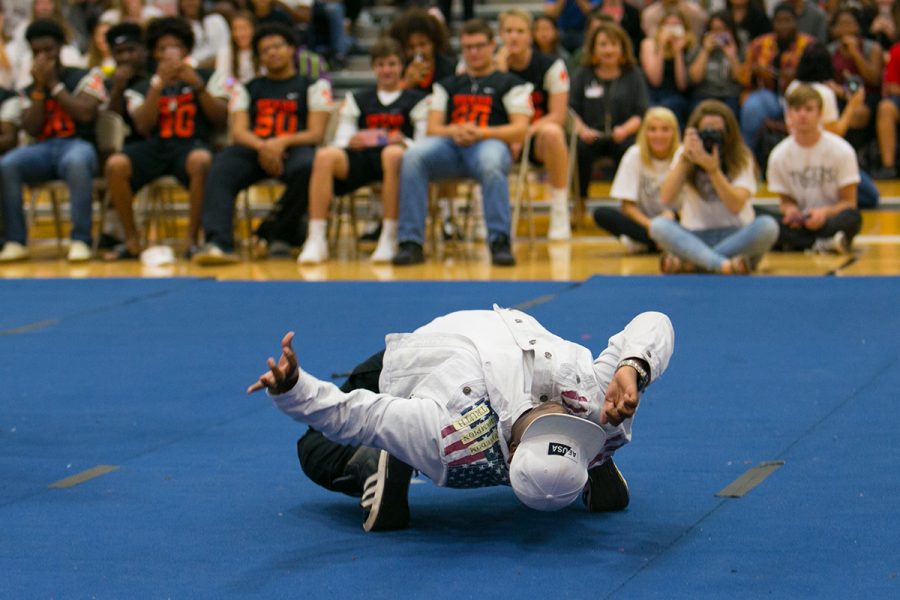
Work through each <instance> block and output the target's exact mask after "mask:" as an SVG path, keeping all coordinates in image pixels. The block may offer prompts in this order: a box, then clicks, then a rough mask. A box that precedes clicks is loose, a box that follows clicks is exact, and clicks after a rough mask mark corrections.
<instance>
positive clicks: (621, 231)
mask: <svg viewBox="0 0 900 600" xmlns="http://www.w3.org/2000/svg"><path fill="white" fill-rule="evenodd" d="M594 221H595V222H596V223H597V225H598V226H599V227H601V228H603V229H605V230H606V231H608V232H610V233H611V234H613V235H614V236H616V237H619V236H620V235H627V236H628V237H630V238H631V239H633V240H634V241H636V242H638V243H640V244H644V245H646V246H647V248H648V249H649V250H650V251H651V252H658V251H659V248H657V247H656V242H654V241H653V240H651V239H650V234H648V233H647V230H646V229H645V228H644V226H643V225H641V224H640V223H638V222H637V221H632V220H631V219H630V218H629V217H628V216H627V215H626V214H625V213H623V212H622V211H620V210H619V209H616V208H607V207H605V206H600V207H598V208H595V209H594Z"/></svg>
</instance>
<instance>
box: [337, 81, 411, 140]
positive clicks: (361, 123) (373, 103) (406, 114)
mask: <svg viewBox="0 0 900 600" xmlns="http://www.w3.org/2000/svg"><path fill="white" fill-rule="evenodd" d="M353 98H354V100H356V105H357V106H358V107H359V119H358V120H357V127H358V128H359V129H387V130H388V131H389V132H394V131H400V132H402V133H403V135H404V136H406V137H408V138H411V137H413V133H414V129H415V127H414V125H413V122H412V118H411V116H410V113H411V112H412V110H413V108H415V107H416V105H417V104H418V103H419V102H421V101H422V99H424V98H425V92H422V91H421V90H403V92H402V93H401V94H400V96H399V97H398V98H397V99H396V100H394V101H393V102H391V103H390V104H388V105H384V104H382V103H381V100H379V99H378V92H377V90H376V88H369V89H366V90H361V91H359V92H354V93H353Z"/></svg>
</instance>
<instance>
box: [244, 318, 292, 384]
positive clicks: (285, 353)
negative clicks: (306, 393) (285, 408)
mask: <svg viewBox="0 0 900 600" xmlns="http://www.w3.org/2000/svg"><path fill="white" fill-rule="evenodd" d="M293 341H294V332H293V331H289V332H287V333H286V334H285V335H284V337H283V338H282V339H281V358H280V359H278V364H275V359H274V358H272V357H269V359H268V360H267V361H266V364H267V365H269V370H268V371H266V372H265V373H263V374H262V375H260V376H259V379H258V380H257V381H256V383H254V384H253V385H251V386H250V387H248V388H247V393H248V394H252V393H253V392H258V391H259V390H262V389H267V390H269V392H270V393H272V394H283V393H285V392H287V391H288V390H290V389H292V388H293V387H294V385H296V383H297V378H298V377H300V369H299V368H298V367H297V355H296V354H294V349H293V348H292V347H291V344H292V343H293Z"/></svg>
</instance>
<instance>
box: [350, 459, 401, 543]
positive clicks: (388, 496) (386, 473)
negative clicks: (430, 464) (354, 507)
mask: <svg viewBox="0 0 900 600" xmlns="http://www.w3.org/2000/svg"><path fill="white" fill-rule="evenodd" d="M412 472H413V469H412V467H410V466H409V465H408V464H406V463H404V462H402V461H400V460H398V459H396V458H394V457H393V456H391V455H390V454H388V453H387V451H386V450H382V451H381V454H380V455H379V457H378V470H377V471H376V472H375V474H374V475H372V476H371V477H369V478H368V479H366V484H365V487H364V488H363V495H362V499H361V500H360V502H359V505H360V506H361V507H362V509H363V529H365V530H366V531H392V530H396V529H405V528H406V527H408V526H409V498H408V497H407V496H408V494H409V482H410V480H411V479H412Z"/></svg>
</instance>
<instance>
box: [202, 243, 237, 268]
mask: <svg viewBox="0 0 900 600" xmlns="http://www.w3.org/2000/svg"><path fill="white" fill-rule="evenodd" d="M191 261H192V262H193V263H194V264H195V265H200V266H204V267H211V266H215V265H231V264H234V263H236V262H237V261H238V257H237V255H236V254H235V253H234V252H226V251H224V250H222V249H221V248H219V247H218V246H216V245H215V244H212V243H209V244H203V246H201V247H200V249H199V250H197V251H195V252H194V253H193V255H192V256H191Z"/></svg>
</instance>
